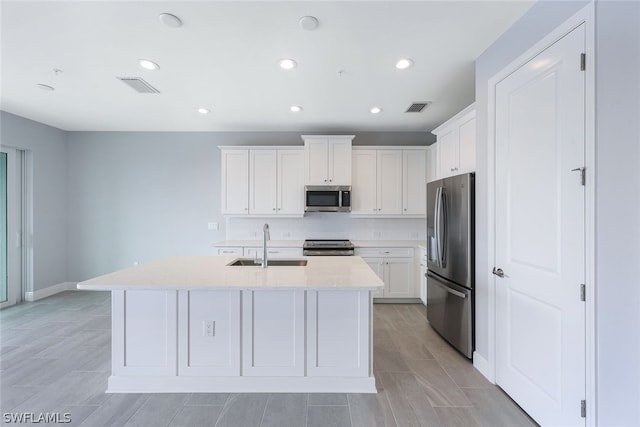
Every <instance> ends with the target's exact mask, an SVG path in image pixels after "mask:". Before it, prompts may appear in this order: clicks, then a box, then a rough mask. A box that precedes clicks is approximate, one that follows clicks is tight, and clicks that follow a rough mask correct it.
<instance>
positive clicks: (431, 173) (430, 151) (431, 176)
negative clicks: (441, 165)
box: [426, 144, 438, 182]
mask: <svg viewBox="0 0 640 427" xmlns="http://www.w3.org/2000/svg"><path fill="white" fill-rule="evenodd" d="M436 147H437V145H435V144H433V145H430V146H429V147H427V165H426V173H427V182H431V181H435V180H436V179H437V177H438V175H437V172H438V162H437V160H438V159H437V157H436Z"/></svg>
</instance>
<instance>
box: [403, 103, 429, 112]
mask: <svg viewBox="0 0 640 427" xmlns="http://www.w3.org/2000/svg"><path fill="white" fill-rule="evenodd" d="M430 104H431V102H414V103H413V104H411V105H410V106H409V108H407V111H405V113H419V112H421V111H422V110H424V109H425V108H427V107H428V106H429V105H430Z"/></svg>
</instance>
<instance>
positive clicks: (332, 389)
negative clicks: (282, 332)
mask: <svg viewBox="0 0 640 427" xmlns="http://www.w3.org/2000/svg"><path fill="white" fill-rule="evenodd" d="M106 392H107V393H372V394H375V393H377V390H376V380H375V378H374V377H241V376H240V377H203V376H200V377H183V376H166V377H126V376H124V377H123V376H118V375H111V376H110V377H109V383H108V387H107V391H106Z"/></svg>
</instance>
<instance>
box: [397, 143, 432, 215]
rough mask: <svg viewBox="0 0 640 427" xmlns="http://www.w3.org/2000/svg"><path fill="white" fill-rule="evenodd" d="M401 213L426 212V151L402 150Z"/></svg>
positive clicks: (416, 213)
mask: <svg viewBox="0 0 640 427" xmlns="http://www.w3.org/2000/svg"><path fill="white" fill-rule="evenodd" d="M402 200H403V202H402V214H403V215H417V216H425V215H426V214H427V153H426V152H425V151H421V150H403V151H402Z"/></svg>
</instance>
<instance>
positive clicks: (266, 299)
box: [242, 290, 305, 376]
mask: <svg viewBox="0 0 640 427" xmlns="http://www.w3.org/2000/svg"><path fill="white" fill-rule="evenodd" d="M304 325H305V307H304V291H273V290H269V291H243V292H242V337H243V339H242V375H243V376H303V375H304V354H305V351H304V350H305V342H304V335H305V334H304V332H305V331H304Z"/></svg>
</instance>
